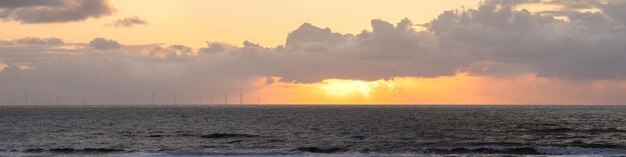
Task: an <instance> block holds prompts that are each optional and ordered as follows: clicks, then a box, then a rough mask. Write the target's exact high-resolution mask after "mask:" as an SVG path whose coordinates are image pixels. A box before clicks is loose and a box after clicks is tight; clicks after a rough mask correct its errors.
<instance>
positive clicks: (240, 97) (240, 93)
mask: <svg viewBox="0 0 626 157" xmlns="http://www.w3.org/2000/svg"><path fill="white" fill-rule="evenodd" d="M239 105H243V88H242V89H240V91H239Z"/></svg>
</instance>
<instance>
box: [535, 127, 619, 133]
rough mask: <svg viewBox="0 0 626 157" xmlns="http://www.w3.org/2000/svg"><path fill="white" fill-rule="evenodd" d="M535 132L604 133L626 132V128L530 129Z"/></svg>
mask: <svg viewBox="0 0 626 157" xmlns="http://www.w3.org/2000/svg"><path fill="white" fill-rule="evenodd" d="M529 131H530V132H533V133H589V134H602V133H626V130H623V129H618V128H593V129H572V128H564V127H559V128H546V129H532V130H529Z"/></svg>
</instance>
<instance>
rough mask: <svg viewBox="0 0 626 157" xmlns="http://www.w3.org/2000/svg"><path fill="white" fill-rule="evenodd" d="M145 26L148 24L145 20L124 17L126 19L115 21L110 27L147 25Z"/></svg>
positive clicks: (136, 17) (135, 17)
mask: <svg viewBox="0 0 626 157" xmlns="http://www.w3.org/2000/svg"><path fill="white" fill-rule="evenodd" d="M147 24H148V21H146V20H145V19H142V18H140V17H138V16H132V17H126V18H121V19H118V20H115V21H113V23H112V24H111V25H112V26H114V27H133V26H135V25H147Z"/></svg>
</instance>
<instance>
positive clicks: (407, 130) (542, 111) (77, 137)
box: [0, 105, 626, 156]
mask: <svg viewBox="0 0 626 157" xmlns="http://www.w3.org/2000/svg"><path fill="white" fill-rule="evenodd" d="M448 155H454V156H456V155H458V156H501V155H512V156H526V155H528V156H533V155H565V156H567V155H585V156H625V155H626V107H624V106H303V105H299V106H3V107H0V156H448Z"/></svg>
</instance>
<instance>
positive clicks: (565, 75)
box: [0, 0, 626, 103]
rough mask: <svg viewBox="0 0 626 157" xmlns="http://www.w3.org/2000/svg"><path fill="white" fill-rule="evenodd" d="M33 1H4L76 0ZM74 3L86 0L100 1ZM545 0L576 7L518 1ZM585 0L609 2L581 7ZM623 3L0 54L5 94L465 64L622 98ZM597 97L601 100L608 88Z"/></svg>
mask: <svg viewBox="0 0 626 157" xmlns="http://www.w3.org/2000/svg"><path fill="white" fill-rule="evenodd" d="M29 2H30V1H23V2H22V1H20V3H7V2H5V3H0V6H2V7H3V8H7V9H11V8H18V9H19V8H27V7H32V6H46V7H48V6H50V7H55V6H66V3H62V2H66V1H59V3H52V1H46V2H47V3H45V4H44V3H43V2H39V1H34V2H32V3H29ZM74 2H77V3H76V4H75V5H76V7H78V6H82V5H86V4H82V3H87V2H91V3H96V2H95V1H74ZM81 2H82V3H81ZM98 2H101V1H98ZM535 3H550V4H555V5H562V6H565V7H564V8H565V10H566V11H559V10H557V11H541V12H530V11H528V10H525V9H521V8H519V6H520V5H521V4H535ZM79 4H80V5H79ZM96 6H99V5H96ZM44 8H45V7H44ZM79 8H80V7H79ZM585 9H587V10H588V9H597V10H598V11H581V10H585ZM61 10H63V9H61ZM624 10H626V1H621V0H620V1H610V2H605V1H580V2H579V1H557V0H553V1H542V0H533V1H507V0H489V1H486V2H484V3H482V4H480V5H479V6H478V7H477V8H476V9H461V10H449V11H445V12H443V13H442V14H440V15H439V16H438V17H436V18H434V19H433V20H432V21H431V22H429V23H426V24H414V23H413V22H412V21H410V20H409V19H404V20H402V21H400V22H398V23H396V24H392V23H389V22H386V21H383V20H372V21H371V29H370V30H364V31H362V32H361V33H358V34H342V33H338V32H333V31H332V29H330V28H321V27H317V26H314V25H312V24H309V23H305V24H303V25H301V26H300V27H299V28H297V29H296V30H294V31H293V32H291V33H289V34H288V35H287V38H286V42H285V44H284V45H282V46H278V47H273V48H268V47H263V46H261V45H258V44H255V43H253V42H250V41H245V42H244V43H243V46H234V45H229V44H224V43H219V42H208V43H207V46H206V47H202V48H198V49H194V48H190V47H187V46H184V45H163V44H149V45H124V44H120V43H119V42H117V41H115V40H110V39H103V38H96V39H94V40H93V41H91V42H90V43H84V44H83V43H64V42H63V41H62V40H61V39H56V38H26V39H16V40H11V41H0V63H1V64H4V65H5V68H4V69H3V70H2V71H1V72H0V82H1V84H0V89H2V90H1V91H2V92H3V93H2V95H12V96H14V97H15V96H16V95H19V93H25V92H29V91H30V92H33V91H36V92H38V93H40V95H42V96H43V95H47V96H49V95H59V93H62V94H63V95H65V97H70V96H72V97H88V98H91V99H107V98H116V99H117V98H120V99H121V98H124V99H126V98H128V99H130V98H134V97H142V96H143V97H145V95H149V94H148V93H157V94H159V95H170V96H171V95H173V94H174V93H178V94H179V95H186V96H193V97H200V95H211V96H215V97H219V96H220V95H222V96H223V93H233V92H236V91H238V89H240V88H245V89H246V90H254V88H257V86H253V85H252V84H251V82H254V81H255V80H258V79H259V78H264V77H266V78H267V77H280V78H281V79H280V80H276V79H268V80H267V81H268V82H266V84H267V85H271V84H274V83H276V82H277V81H280V82H295V83H316V82H321V81H323V80H325V79H329V78H336V79H358V80H381V79H382V80H387V79H394V78H403V77H412V78H427V79H429V78H440V77H454V76H458V75H460V74H463V75H469V76H474V77H486V78H498V79H502V80H506V79H515V78H518V77H527V76H529V75H530V76H533V78H538V79H551V80H552V79H554V80H562V81H564V82H570V83H571V84H578V83H583V84H588V86H585V88H586V89H595V88H591V86H592V85H590V84H593V83H595V82H598V81H615V82H614V83H613V85H616V86H618V87H617V88H611V89H610V90H611V92H610V93H611V94H607V95H613V96H614V97H621V96H626V85H625V86H620V84H621V83H622V82H624V81H625V78H624V77H625V76H626V68H624V67H626V23H625V22H624V21H626V12H624ZM35 17H38V18H37V19H39V18H43V17H39V16H35ZM86 17H89V16H86ZM86 17H85V18H86ZM10 18H11V19H17V18H16V17H10ZM46 18H47V17H46ZM25 21H28V20H25ZM53 21H54V20H53ZM23 22H24V21H23ZM418 27H423V28H422V29H417V28H418ZM525 84H533V83H532V82H527V83H525ZM485 85H486V86H487V85H488V84H485ZM540 85H544V86H545V84H540ZM587 87H589V88H587ZM484 88H489V87H484ZM14 89H19V90H14ZM538 89H541V88H538ZM567 90H571V89H567ZM531 92H532V91H531ZM589 92H593V91H589ZM604 92H606V91H604ZM577 94H580V93H577ZM233 95H234V94H233ZM570 96H576V95H570ZM509 97H510V95H509ZM614 97H612V98H614ZM163 99H167V98H163ZM189 99H191V98H189ZM590 99H598V100H599V101H598V102H599V103H602V101H601V100H600V98H599V97H592V98H590ZM168 100H169V99H168ZM181 100H182V99H181ZM620 100H621V99H620ZM163 101H165V100H163ZM610 102H611V103H615V102H616V100H612V101H610ZM617 102H619V101H617Z"/></svg>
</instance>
